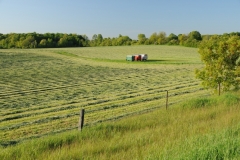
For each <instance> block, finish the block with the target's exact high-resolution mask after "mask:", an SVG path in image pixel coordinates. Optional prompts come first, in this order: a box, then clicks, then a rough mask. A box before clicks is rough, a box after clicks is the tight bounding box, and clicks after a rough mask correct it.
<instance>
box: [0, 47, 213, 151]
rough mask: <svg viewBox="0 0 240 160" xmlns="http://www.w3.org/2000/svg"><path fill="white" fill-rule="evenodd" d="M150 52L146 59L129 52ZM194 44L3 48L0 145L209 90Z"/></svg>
mask: <svg viewBox="0 0 240 160" xmlns="http://www.w3.org/2000/svg"><path fill="white" fill-rule="evenodd" d="M140 53H145V54H148V56H149V60H148V61H146V62H127V61H125V58H126V55H129V54H140ZM201 66H202V64H201V62H200V59H199V55H198V53H197V49H195V48H185V47H179V46H124V47H91V48H60V49H28V50H24V49H14V50H0V81H1V83H0V90H1V92H0V137H1V138H0V144H1V145H3V146H7V145H9V144H15V143H18V142H19V141H22V140H26V139H29V138H34V137H41V136H44V135H49V134H53V133H59V132H64V131H67V130H76V129H77V125H78V120H79V111H80V109H82V108H84V109H85V111H86V115H85V125H86V126H91V125H94V124H96V123H100V122H104V121H113V120H116V119H119V118H124V117H127V116H130V115H136V114H141V113H144V112H149V111H153V110H156V109H158V108H160V107H164V106H165V98H166V90H168V91H169V104H170V107H171V104H175V103H178V102H181V101H184V100H187V99H191V98H193V97H199V96H206V95H208V94H209V91H206V90H203V88H202V87H201V86H200V85H199V84H200V82H199V81H198V80H196V79H195V76H194V70H195V68H198V67H201Z"/></svg>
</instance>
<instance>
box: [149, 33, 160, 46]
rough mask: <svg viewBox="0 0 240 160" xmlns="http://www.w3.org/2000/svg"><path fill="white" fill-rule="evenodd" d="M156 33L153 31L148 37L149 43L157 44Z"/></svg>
mask: <svg viewBox="0 0 240 160" xmlns="http://www.w3.org/2000/svg"><path fill="white" fill-rule="evenodd" d="M157 37H158V35H157V33H156V32H154V33H153V34H152V35H151V36H150V37H149V42H150V44H157Z"/></svg>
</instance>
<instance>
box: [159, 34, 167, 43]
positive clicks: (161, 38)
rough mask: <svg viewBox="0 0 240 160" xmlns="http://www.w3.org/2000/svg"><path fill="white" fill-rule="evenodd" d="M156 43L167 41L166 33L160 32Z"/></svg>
mask: <svg viewBox="0 0 240 160" xmlns="http://www.w3.org/2000/svg"><path fill="white" fill-rule="evenodd" d="M157 42H158V44H165V43H166V42H167V38H166V33H165V32H160V33H159V34H158V39H157Z"/></svg>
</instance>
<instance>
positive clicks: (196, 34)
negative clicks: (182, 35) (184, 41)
mask: <svg viewBox="0 0 240 160" xmlns="http://www.w3.org/2000/svg"><path fill="white" fill-rule="evenodd" d="M188 38H189V39H190V40H193V39H196V40H198V41H201V40H202V35H201V34H200V32H198V31H192V32H190V33H189V35H188Z"/></svg>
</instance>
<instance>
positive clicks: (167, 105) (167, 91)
mask: <svg viewBox="0 0 240 160" xmlns="http://www.w3.org/2000/svg"><path fill="white" fill-rule="evenodd" d="M167 108H168V91H167V96H166V110H167Z"/></svg>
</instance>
